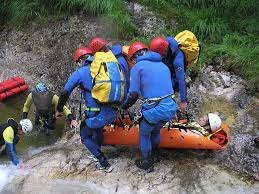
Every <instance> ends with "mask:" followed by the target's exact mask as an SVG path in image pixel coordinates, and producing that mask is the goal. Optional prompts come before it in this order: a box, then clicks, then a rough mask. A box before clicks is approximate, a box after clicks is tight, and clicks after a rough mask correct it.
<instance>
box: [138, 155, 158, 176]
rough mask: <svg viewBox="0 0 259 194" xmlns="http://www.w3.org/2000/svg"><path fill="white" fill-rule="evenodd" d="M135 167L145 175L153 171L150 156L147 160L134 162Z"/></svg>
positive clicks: (142, 159)
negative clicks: (144, 172)
mask: <svg viewBox="0 0 259 194" xmlns="http://www.w3.org/2000/svg"><path fill="white" fill-rule="evenodd" d="M135 165H136V166H137V167H138V168H140V169H142V170H144V171H146V172H147V173H150V172H153V171H154V164H153V161H152V159H151V156H150V155H149V156H148V157H147V158H144V157H142V158H141V159H138V160H136V161H135Z"/></svg>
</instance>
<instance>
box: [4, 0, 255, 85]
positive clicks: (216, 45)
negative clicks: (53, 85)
mask: <svg viewBox="0 0 259 194" xmlns="http://www.w3.org/2000/svg"><path fill="white" fill-rule="evenodd" d="M135 1H136V2H138V3H140V4H143V5H145V6H147V7H149V8H150V9H151V10H152V11H153V12H154V13H155V14H156V15H158V16H159V17H161V18H162V19H164V20H165V21H166V28H165V29H161V30H160V34H162V35H176V34H177V33H178V32H180V31H182V30H184V29H189V30H191V31H193V32H194V33H195V34H196V35H197V37H198V39H199V41H200V42H201V46H202V53H201V57H200V62H199V65H198V66H197V67H198V68H196V69H194V70H196V71H197V70H200V68H202V67H203V65H204V64H206V63H211V60H212V59H213V58H215V57H217V59H220V60H224V64H226V68H227V69H232V70H233V69H234V70H236V72H237V73H239V74H240V75H243V76H244V77H245V78H246V79H248V80H249V81H250V82H251V84H250V85H251V86H252V87H253V86H255V83H258V82H259V76H257V75H258V74H259V62H258V61H259V59H258V56H259V46H258V42H259V40H258V22H257V18H258V13H259V11H258V7H259V5H258V4H259V1H254V0H135ZM78 12H84V13H86V14H87V15H91V16H100V17H102V18H105V19H107V22H112V24H113V26H114V27H113V30H114V31H115V35H117V36H118V37H123V38H126V39H130V40H136V39H140V40H143V41H144V42H148V41H149V40H150V38H152V36H153V35H151V34H145V36H143V37H135V36H134V35H135V26H134V24H133V23H132V21H131V16H130V13H129V12H128V10H127V9H126V6H125V2H124V1H121V0H106V1H103V0H52V1H47V0H2V1H0V17H1V20H0V25H1V24H5V25H6V24H7V25H11V26H20V25H23V24H26V23H28V21H31V20H33V19H42V20H45V19H49V18H52V19H53V18H62V17H64V16H66V15H68V14H75V13H78ZM172 20H174V21H177V23H178V24H176V25H175V26H172V22H171V21H172Z"/></svg>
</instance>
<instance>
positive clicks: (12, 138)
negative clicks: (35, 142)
mask: <svg viewBox="0 0 259 194" xmlns="http://www.w3.org/2000/svg"><path fill="white" fill-rule="evenodd" d="M32 128H33V126H32V122H31V121H30V120H29V119H22V120H21V121H20V122H19V123H17V122H16V121H15V120H14V119H12V118H9V119H8V120H7V122H6V123H3V124H0V154H1V153H2V152H3V151H4V150H7V154H8V156H9V158H10V160H11V161H12V163H13V164H14V165H15V166H18V165H20V161H19V160H18V158H17V156H16V150H15V145H16V144H17V143H18V142H19V140H20V136H21V135H22V134H23V133H24V134H26V133H29V132H31V131H32Z"/></svg>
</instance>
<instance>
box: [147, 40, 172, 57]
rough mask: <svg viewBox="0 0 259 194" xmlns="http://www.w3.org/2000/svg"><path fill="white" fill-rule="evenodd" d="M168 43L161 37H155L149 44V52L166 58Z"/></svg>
mask: <svg viewBox="0 0 259 194" xmlns="http://www.w3.org/2000/svg"><path fill="white" fill-rule="evenodd" d="M168 46H169V43H168V42H167V40H166V39H164V38H162V37H159V36H158V37H155V38H153V39H152V40H151V42H150V50H151V51H154V52H157V53H159V54H160V55H162V56H166V54H167V49H168Z"/></svg>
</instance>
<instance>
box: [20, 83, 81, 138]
mask: <svg viewBox="0 0 259 194" xmlns="http://www.w3.org/2000/svg"><path fill="white" fill-rule="evenodd" d="M58 99H59V97H58V96H57V95H56V94H53V93H52V92H51V91H49V90H48V88H47V86H46V85H45V84H44V83H38V84H37V85H36V86H35V89H34V90H33V91H32V92H31V93H30V94H29V95H28V97H27V99H26V102H25V103H24V106H23V114H22V118H23V119H26V118H27V116H28V112H29V111H30V108H31V105H32V103H34V105H35V107H36V113H35V125H39V124H40V121H41V120H42V121H44V123H43V127H44V129H45V130H46V134H47V135H48V134H49V130H54V124H55V121H56V119H55V111H56V108H57V105H58ZM63 111H64V113H65V116H66V117H67V118H68V120H69V122H70V127H71V128H74V127H76V126H77V121H76V120H75V118H74V116H73V115H72V113H71V111H70V110H69V109H68V108H67V107H66V106H64V108H63Z"/></svg>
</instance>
